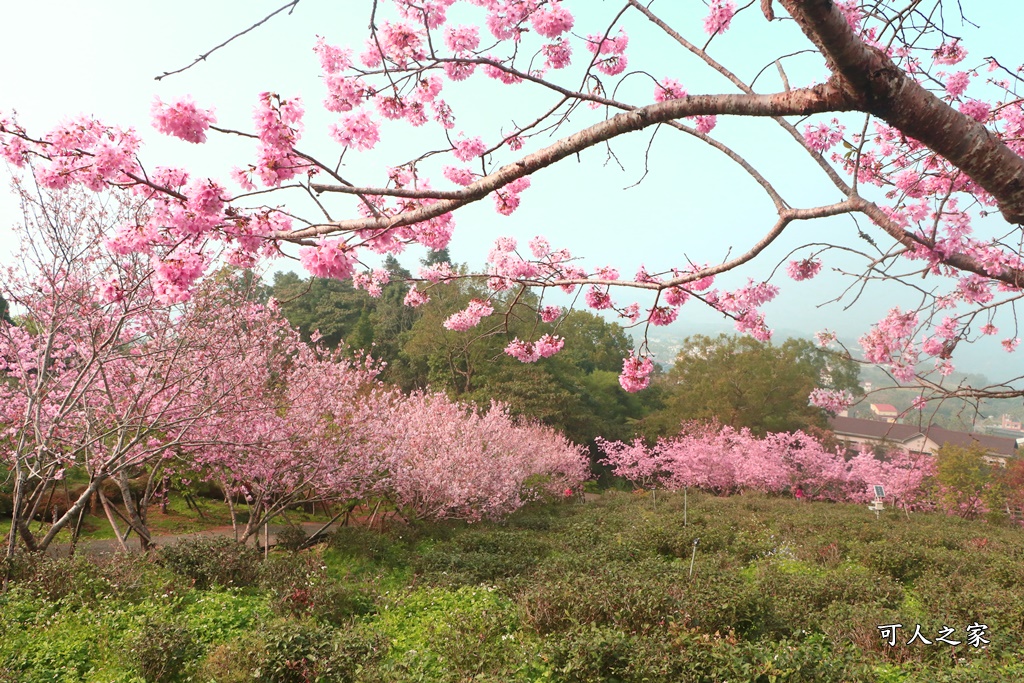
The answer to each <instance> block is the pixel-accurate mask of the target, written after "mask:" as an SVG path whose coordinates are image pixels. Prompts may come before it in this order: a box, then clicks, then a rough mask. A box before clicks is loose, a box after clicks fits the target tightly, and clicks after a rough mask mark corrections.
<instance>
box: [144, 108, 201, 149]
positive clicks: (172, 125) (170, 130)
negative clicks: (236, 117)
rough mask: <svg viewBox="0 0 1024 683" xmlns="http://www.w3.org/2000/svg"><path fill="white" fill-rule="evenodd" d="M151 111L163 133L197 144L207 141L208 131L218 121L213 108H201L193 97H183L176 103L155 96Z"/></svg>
mask: <svg viewBox="0 0 1024 683" xmlns="http://www.w3.org/2000/svg"><path fill="white" fill-rule="evenodd" d="M150 111H151V113H152V115H153V126H154V127H155V128H156V129H157V130H159V131H160V132H161V133H164V134H166V135H173V136H175V137H178V138H181V139H182V140H185V141H186V142H192V143H195V144H199V143H203V142H206V131H207V130H208V129H209V128H210V124H211V123H216V122H217V117H216V116H214V114H213V109H199V108H198V107H197V106H196V103H195V102H194V101H193V100H192V98H191V97H182V98H180V99H178V100H177V101H176V102H175V103H174V104H164V103H163V102H161V101H160V98H159V97H158V98H155V99H154V100H153V107H152V109H151V110H150Z"/></svg>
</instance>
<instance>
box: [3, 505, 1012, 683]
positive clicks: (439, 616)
mask: <svg viewBox="0 0 1024 683" xmlns="http://www.w3.org/2000/svg"><path fill="white" fill-rule="evenodd" d="M683 505H684V503H683V498H682V496H663V495H662V494H659V496H658V500H657V504H656V505H655V504H654V501H653V500H652V499H651V498H650V497H649V496H635V495H632V494H614V493H613V494H606V495H605V496H602V497H601V499H600V500H598V501H594V502H588V503H586V504H555V505H549V506H538V507H535V508H531V509H527V510H523V511H521V512H520V513H518V514H516V515H515V516H513V517H512V518H511V519H509V520H506V521H505V522H504V523H494V524H478V525H459V524H451V525H419V526H405V527H394V528H392V529H390V530H389V531H388V532H387V533H383V534H382V533H380V532H378V531H369V530H367V529H363V528H348V529H343V530H341V531H340V532H339V533H338V534H337V535H336V536H335V538H334V539H333V540H332V541H331V543H330V544H329V545H327V546H319V547H317V548H315V549H314V550H312V551H309V552H305V553H300V554H290V553H285V552H276V553H274V554H272V555H271V558H270V560H269V561H268V562H266V563H264V562H261V561H260V559H259V556H258V554H254V553H255V551H254V550H252V549H246V548H240V547H238V546H237V545H235V544H232V543H231V542H229V541H226V540H223V539H220V540H217V539H212V540H211V539H205V540H202V541H197V542H196V543H193V544H185V545H184V546H179V547H177V548H176V549H173V550H165V551H163V555H162V557H161V559H160V560H159V562H158V563H154V562H153V561H151V560H148V559H145V558H138V557H135V558H125V557H121V558H117V559H115V560H114V561H112V562H110V563H108V564H107V565H105V566H102V567H98V566H95V565H92V564H90V563H89V562H87V561H85V560H82V559H77V560H60V561H52V560H29V559H24V558H23V559H21V560H19V561H17V562H15V563H13V564H12V565H11V566H10V567H9V570H10V573H11V576H12V577H13V578H14V580H13V581H12V582H11V583H10V584H9V586H8V590H7V591H6V593H4V594H2V595H0V672H4V673H0V681H4V680H8V681H26V682H29V683H31V682H34V681H44V680H45V681H54V680H57V681H104V682H107V681H143V680H149V681H184V680H193V681H217V682H219V683H225V682H231V681H239V682H240V681H257V680H259V681H271V682H272V681H430V682H433V681H438V682H440V681H445V682H447V681H451V682H453V683H454V682H461V681H470V680H472V681H493V682H495V683H497V682H498V681H594V682H597V681H623V682H626V681H637V682H639V681H649V682H658V681H664V682H666V683H668V682H677V681H683V682H686V681H716V682H721V681H765V682H770V681H826V682H827V681H837V682H838V681H858V682H859V681H929V682H931V681H1009V680H1024V664H1022V662H1024V646H1022V644H1021V639H1020V634H1021V633H1022V632H1024V630H1022V629H1024V543H1022V541H1024V532H1022V531H1021V530H1020V529H1017V528H1010V527H1004V526H998V525H995V524H990V523H983V522H964V521H962V520H959V519H955V518H950V517H945V516H940V515H932V514H915V515H911V517H910V519H907V518H906V517H905V516H903V513H902V512H900V513H898V514H897V513H895V512H893V511H887V512H886V513H883V515H882V517H881V518H880V519H877V520H876V519H875V516H874V514H873V513H871V512H869V511H868V510H867V509H866V507H865V506H854V505H832V504H825V503H806V502H797V501H794V500H789V499H778V498H768V497H764V496H759V495H743V496H735V497H731V498H716V497H712V496H706V495H702V494H694V493H691V494H690V495H689V498H688V503H687V508H686V510H685V511H684V509H683ZM83 607H87V609H83ZM888 624H902V627H901V628H899V629H897V630H896V637H895V645H893V646H890V645H889V644H888V643H887V642H886V638H884V637H883V636H884V635H885V634H884V633H883V631H881V630H880V629H879V628H878V627H879V626H885V625H888ZM974 624H978V625H985V626H986V627H987V628H986V629H985V630H984V632H983V633H982V634H981V635H983V637H984V639H985V640H987V641H988V642H987V643H984V642H980V641H979V642H978V643H977V645H978V647H974V646H972V645H971V644H970V643H969V642H967V640H968V630H967V629H968V627H971V626H973V625H974ZM917 625H920V635H921V636H923V637H924V638H926V639H927V640H930V641H932V642H931V644H930V645H926V644H924V643H923V642H921V641H920V640H918V641H916V642H914V643H911V644H909V645H908V644H907V641H908V640H910V639H911V638H912V636H913V635H914V632H915V627H916V626H917ZM944 628H952V629H954V630H953V631H952V632H951V633H949V634H948V635H947V636H946V639H947V640H949V641H954V640H960V641H963V642H961V644H959V645H951V644H946V643H942V642H940V641H939V640H938V637H939V636H941V635H942V634H943V633H945V631H944ZM4 675H6V676H7V678H4Z"/></svg>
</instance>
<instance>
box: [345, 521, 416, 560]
mask: <svg viewBox="0 0 1024 683" xmlns="http://www.w3.org/2000/svg"><path fill="white" fill-rule="evenodd" d="M330 547H331V548H333V549H334V550H336V551H338V552H339V553H341V554H342V555H345V556H347V557H355V558H360V559H365V560H370V561H371V562H374V563H377V564H382V565H384V566H388V567H396V566H402V565H404V564H405V563H406V561H407V558H408V547H407V545H406V544H405V543H404V542H402V539H395V538H392V537H391V536H389V535H388V534H385V533H382V532H379V531H374V530H373V529H367V528H365V527H352V526H345V527H341V528H340V529H337V530H335V531H334V532H333V533H332V534H331V542H330Z"/></svg>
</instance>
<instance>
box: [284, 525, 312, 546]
mask: <svg viewBox="0 0 1024 683" xmlns="http://www.w3.org/2000/svg"><path fill="white" fill-rule="evenodd" d="M308 540H309V534H307V533H306V530H305V529H303V528H302V527H301V526H296V525H293V524H289V525H288V526H286V527H284V528H283V529H281V530H280V531H278V532H277V547H279V548H283V549H284V550H288V551H290V552H293V553H296V552H298V551H299V550H300V549H302V547H303V546H304V545H305V544H306V541H308Z"/></svg>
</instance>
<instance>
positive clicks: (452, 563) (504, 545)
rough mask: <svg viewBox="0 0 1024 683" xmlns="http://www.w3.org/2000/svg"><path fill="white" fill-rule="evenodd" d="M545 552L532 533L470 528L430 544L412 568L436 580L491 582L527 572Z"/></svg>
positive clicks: (456, 583)
mask: <svg viewBox="0 0 1024 683" xmlns="http://www.w3.org/2000/svg"><path fill="white" fill-rule="evenodd" d="M547 552H548V548H547V546H546V545H545V544H544V543H543V542H542V541H539V540H538V539H537V538H535V537H534V536H531V535H526V534H522V533H516V532H510V531H471V532H467V533H465V534H462V535H460V536H457V537H456V538H455V539H453V540H451V541H447V542H444V543H439V544H436V545H434V546H432V547H431V548H429V549H428V550H427V551H425V552H424V553H423V554H422V555H421V556H420V557H418V558H417V559H416V560H415V561H414V563H413V567H414V568H415V570H416V572H417V573H419V574H423V575H425V576H426V577H427V578H428V579H429V580H431V581H433V582H435V583H443V584H448V585H461V584H469V585H475V584H480V583H488V584H490V583H494V582H496V581H500V580H503V579H510V578H513V577H516V576H520V575H523V574H526V573H528V572H530V571H531V570H532V569H533V568H534V567H535V566H536V565H537V563H538V562H539V561H540V559H541V558H542V557H544V555H546V554H547Z"/></svg>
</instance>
